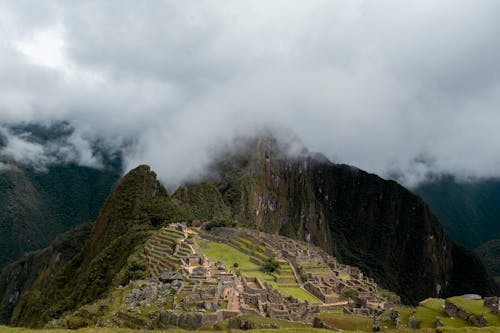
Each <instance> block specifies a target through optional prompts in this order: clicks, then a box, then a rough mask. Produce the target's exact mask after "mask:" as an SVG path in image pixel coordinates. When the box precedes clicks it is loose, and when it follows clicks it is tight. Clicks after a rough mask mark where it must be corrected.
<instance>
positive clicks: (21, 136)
mask: <svg viewBox="0 0 500 333" xmlns="http://www.w3.org/2000/svg"><path fill="white" fill-rule="evenodd" d="M60 126H62V125H60ZM49 130H50V128H49ZM68 131H69V134H66V135H57V136H54V137H49V138H47V139H44V140H39V139H38V138H36V137H35V138H34V137H33V135H32V133H31V132H30V131H29V129H26V130H23V131H17V133H15V132H13V131H12V130H11V129H9V128H6V127H0V135H1V136H2V137H3V140H4V141H5V146H4V147H1V148H0V157H2V158H3V159H5V158H7V159H10V160H14V161H16V162H17V163H19V164H22V165H28V166H31V167H33V168H35V169H37V170H39V171H45V170H46V168H47V167H48V166H51V165H56V164H66V163H77V164H79V165H82V166H88V167H93V168H99V167H101V166H102V161H101V159H100V156H99V155H98V154H97V153H96V152H95V150H94V149H92V147H91V144H90V142H91V141H90V140H86V139H84V138H83V137H82V136H81V133H79V132H78V131H74V130H72V129H68ZM66 133H68V132H66ZM0 163H1V165H0V170H1V169H7V168H8V167H9V165H8V164H7V163H2V162H0Z"/></svg>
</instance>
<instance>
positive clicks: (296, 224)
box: [0, 137, 495, 326]
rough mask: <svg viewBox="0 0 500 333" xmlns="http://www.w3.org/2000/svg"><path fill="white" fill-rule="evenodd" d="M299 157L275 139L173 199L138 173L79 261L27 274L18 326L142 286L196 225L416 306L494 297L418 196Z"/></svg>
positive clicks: (148, 175) (143, 169)
mask: <svg viewBox="0 0 500 333" xmlns="http://www.w3.org/2000/svg"><path fill="white" fill-rule="evenodd" d="M290 148H291V147H290V146H289V145H287V144H283V143H280V142H278V141H277V140H275V139H273V138H269V137H265V138H261V139H253V140H249V141H243V142H242V143H241V145H240V146H239V147H238V149H236V150H235V151H234V152H232V153H227V154H225V155H223V156H221V157H220V158H219V159H217V161H216V162H215V163H214V164H213V165H212V167H211V168H210V170H209V174H210V176H209V177H207V178H206V179H204V180H203V181H200V182H197V183H194V184H186V185H185V186H183V187H181V188H179V189H178V190H177V191H176V192H175V193H174V195H173V196H171V197H170V196H169V195H168V194H167V192H166V190H165V189H164V188H163V187H162V186H161V185H160V183H159V182H158V181H157V180H156V175H155V174H154V172H152V171H151V170H150V168H149V167H147V166H140V167H138V168H136V169H134V170H132V171H131V172H130V173H129V174H128V175H126V176H125V177H124V178H123V179H122V181H121V182H120V183H119V185H118V186H117V188H116V189H115V191H114V192H113V194H112V195H111V196H110V197H109V198H108V200H107V201H106V203H105V205H104V207H103V208H102V210H101V212H100V214H99V217H98V219H97V221H96V223H95V227H94V228H93V229H92V232H91V234H90V235H89V237H88V241H87V243H86V244H85V246H84V247H83V250H82V251H80V252H78V253H77V254H75V255H74V256H72V257H71V258H70V259H69V260H66V261H65V263H64V264H63V265H60V266H58V267H59V268H58V269H57V270H53V271H51V272H52V273H51V274H46V273H45V272H47V271H48V268H49V267H51V266H50V260H45V261H41V262H42V263H44V264H43V265H41V266H42V267H38V268H37V267H35V266H33V264H29V263H27V265H25V266H26V267H27V268H23V269H26V270H28V271H29V272H30V273H29V276H31V277H36V278H30V280H29V281H35V282H26V284H24V285H23V288H22V289H23V290H24V292H23V293H22V294H20V295H19V297H17V296H16V298H17V301H16V302H14V303H13V304H12V306H11V307H14V304H15V307H14V310H13V312H12V315H11V316H10V317H11V318H10V322H11V323H12V324H14V325H23V326H42V325H44V324H45V323H47V322H48V321H49V320H51V319H54V318H58V317H59V316H60V315H61V314H62V313H64V312H67V311H72V310H75V309H77V308H78V307H80V306H81V305H83V304H88V303H90V302H93V301H95V300H97V299H99V298H100V297H103V296H105V295H106V293H108V292H109V291H110V290H111V289H112V288H114V287H117V286H119V285H121V284H126V283H128V281H129V280H130V279H132V278H140V274H141V271H142V268H141V265H142V263H141V259H140V256H139V255H138V253H139V252H140V251H141V250H142V249H143V246H144V242H145V241H146V239H147V238H148V237H149V236H151V234H152V233H153V232H154V230H156V229H158V228H159V227H161V226H163V225H165V224H167V223H169V222H182V221H191V220H192V219H200V220H204V221H211V222H214V223H216V224H217V225H234V224H236V225H241V226H246V227H251V228H256V229H260V230H263V231H266V232H270V233H279V234H282V235H285V236H288V237H291V238H294V239H298V240H310V241H311V242H313V243H314V244H315V245H318V246H320V247H321V248H323V249H324V250H326V251H328V252H330V253H332V254H334V255H335V256H337V258H338V259H339V260H340V261H341V262H343V263H346V264H349V265H355V266H359V267H360V268H361V269H362V270H363V271H364V272H365V273H366V274H367V275H369V276H371V277H373V278H375V280H376V282H377V283H378V284H380V285H382V286H384V287H385V288H387V289H390V290H392V291H395V292H396V293H398V294H399V295H400V296H402V299H403V300H404V301H406V302H408V303H416V302H417V301H419V300H422V299H424V298H427V297H430V296H447V295H451V294H463V293H472V292H473V293H479V294H483V295H489V294H491V293H493V292H494V291H495V290H494V288H495V286H494V284H493V282H492V281H491V279H490V278H489V277H488V274H487V272H486V271H485V269H484V267H483V265H482V264H481V263H480V261H479V260H478V258H477V257H476V256H475V255H474V254H473V253H471V252H470V251H468V250H466V249H464V248H462V247H460V246H458V245H456V244H455V243H454V242H453V241H452V240H451V239H450V238H449V237H448V236H447V234H446V233H445V232H444V231H443V228H442V227H441V225H440V224H439V222H438V220H437V219H436V217H435V216H434V215H433V214H432V212H431V211H430V209H429V207H428V206H427V205H426V204H425V203H424V202H423V201H422V200H421V199H420V198H419V197H418V196H416V195H414V194H413V193H411V192H410V191H408V190H406V189H405V188H403V187H401V186H400V185H398V184H397V183H395V182H393V181H386V180H383V179H381V178H380V177H378V176H376V175H372V174H368V173H366V172H364V171H361V170H359V169H356V168H353V167H350V166H347V165H338V164H333V163H331V162H330V161H328V160H327V159H326V158H325V157H323V156H321V155H312V154H309V153H307V152H306V151H305V150H302V151H300V150H299V151H297V150H294V151H291V149H290ZM12 267H14V268H15V267H22V263H21V266H19V265H17V266H15V265H14V266H12ZM11 273H12V269H9V270H6V271H4V273H3V275H2V276H13V275H11ZM5 281H6V282H5V283H4V285H9V284H10V283H12V280H9V279H7V280H5ZM0 287H2V285H0ZM6 295H7V294H6V293H5V292H4V291H3V290H1V289H0V296H2V297H3V298H4V299H5V297H6ZM7 312H8V311H7ZM7 314H8V313H7ZM4 317H5V315H4Z"/></svg>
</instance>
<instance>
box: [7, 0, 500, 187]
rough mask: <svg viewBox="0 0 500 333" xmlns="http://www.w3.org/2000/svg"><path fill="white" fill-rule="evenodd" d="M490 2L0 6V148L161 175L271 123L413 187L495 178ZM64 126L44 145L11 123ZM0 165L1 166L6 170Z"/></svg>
mask: <svg viewBox="0 0 500 333" xmlns="http://www.w3.org/2000/svg"><path fill="white" fill-rule="evenodd" d="M499 13H500V2H498V1H493V0H492V1H488V0H482V1H465V0H442V1H432V0H425V1H418V2H404V3H403V2H401V1H377V2H376V3H375V2H373V1H362V0H357V1H353V0H345V1H326V0H325V1H319V0H318V1H314V0H313V1H290V0H286V1H231V0H227V1H189V0H187V1H147V2H138V1H106V2H102V1H97V0H96V1H85V2H73V1H71V2H68V1H44V2H40V1H2V2H1V3H0V122H1V124H2V125H1V128H0V137H1V138H3V139H0V147H1V146H2V144H1V142H2V141H3V142H4V145H5V146H4V147H3V148H2V150H1V153H2V155H4V156H8V157H9V158H13V159H15V160H17V161H19V162H22V163H27V164H33V165H35V166H37V167H40V168H43V165H46V164H51V163H52V164H53V163H60V162H67V161H76V162H78V163H80V164H82V165H87V166H96V167H99V165H100V161H99V156H98V155H96V154H94V153H93V149H92V147H93V145H95V144H96V142H98V143H99V144H100V145H103V146H105V147H107V148H109V149H111V150H119V149H124V152H125V163H126V165H127V168H132V167H134V166H136V165H137V164H139V163H148V164H150V165H151V166H152V168H153V169H154V170H156V171H157V172H158V173H159V176H160V178H161V179H162V180H165V181H167V182H170V183H172V182H173V183H175V182H179V181H182V180H183V179H186V178H188V177H193V176H196V175H197V174H199V173H201V172H203V168H204V166H205V165H206V164H207V163H208V162H209V161H210V158H211V156H212V153H213V150H212V149H213V147H216V146H218V145H220V144H230V143H231V142H232V138H233V137H234V136H235V135H244V134H252V133H254V131H255V130H256V129H258V128H261V127H262V126H267V127H271V128H273V127H278V128H284V129H286V130H284V132H285V133H287V131H288V130H289V131H291V132H293V133H297V135H298V136H299V137H300V138H301V139H302V140H303V142H304V144H305V146H307V147H308V148H310V149H311V150H315V151H321V152H323V153H325V155H327V156H328V157H329V158H331V159H332V160H333V161H335V162H343V163H348V164H352V165H356V166H358V167H360V168H363V169H366V170H368V171H370V172H374V173H378V174H380V175H382V176H385V177H388V178H396V179H398V180H400V181H401V182H402V183H403V184H405V185H409V186H414V185H415V184H417V183H419V182H421V181H422V180H424V179H427V178H428V177H430V176H435V175H439V174H452V175H454V176H455V177H457V178H458V179H462V180H467V179H474V178H485V177H498V176H500V168H498V165H499V163H500V152H499V150H498V144H497V142H500V131H498V125H499V124H500V113H499V112H498V105H500V66H498V59H499V58H500V39H498V38H492V36H498V35H499V33H500V21H499V20H498V14H499ZM61 121H66V122H68V126H70V127H72V128H74V129H75V130H74V132H72V134H71V135H69V136H67V137H66V138H65V139H64V140H62V141H57V142H52V143H51V145H50V146H47V145H44V144H41V143H37V142H34V141H32V140H29V137H28V136H27V135H26V133H22V132H15V131H12V129H11V127H12V125H13V124H18V123H20V122H34V123H39V124H45V125H46V126H49V125H50V124H52V123H54V122H61ZM5 163H6V161H5V160H4V161H1V162H0V170H1V169H3V168H6V164H5Z"/></svg>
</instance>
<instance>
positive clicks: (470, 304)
mask: <svg viewBox="0 0 500 333" xmlns="http://www.w3.org/2000/svg"><path fill="white" fill-rule="evenodd" d="M448 301H449V302H451V303H453V304H455V305H457V306H459V307H461V308H462V309H464V310H465V311H467V312H469V313H471V314H473V315H475V316H477V317H479V316H481V314H484V316H485V317H486V320H488V325H490V326H500V316H497V315H495V314H493V313H491V311H490V309H489V308H488V307H486V306H484V305H483V300H472V299H465V298H462V297H451V298H448ZM497 329H498V331H500V328H497Z"/></svg>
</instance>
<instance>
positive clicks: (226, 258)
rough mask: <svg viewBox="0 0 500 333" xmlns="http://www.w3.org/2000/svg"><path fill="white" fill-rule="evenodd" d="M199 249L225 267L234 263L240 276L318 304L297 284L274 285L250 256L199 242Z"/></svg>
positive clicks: (229, 247) (269, 276)
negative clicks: (256, 278) (259, 281)
mask: <svg viewBox="0 0 500 333" xmlns="http://www.w3.org/2000/svg"><path fill="white" fill-rule="evenodd" d="M200 247H201V249H202V251H203V253H204V254H205V255H206V256H207V257H208V258H210V259H214V260H219V261H222V262H223V263H225V264H226V265H227V267H231V266H233V264H234V263H238V269H239V270H240V272H241V274H242V275H247V276H255V277H258V278H259V279H260V280H261V281H262V282H267V283H269V284H270V285H271V286H272V287H273V288H275V289H277V290H279V291H280V292H281V293H283V294H284V295H287V296H294V297H297V298H298V299H301V300H308V301H309V302H313V303H319V302H320V301H319V300H318V299H317V298H316V297H314V296H313V295H311V294H310V293H309V292H307V291H305V290H304V289H302V288H301V287H300V286H299V284H298V283H297V282H293V283H291V282H287V283H286V284H278V283H276V281H275V280H274V277H273V276H272V275H269V274H266V273H264V272H262V271H261V270H260V267H259V265H257V264H254V263H253V262H251V261H250V256H248V255H247V254H245V253H243V252H241V251H238V250H237V249H236V248H234V247H232V246H230V245H227V244H224V243H216V242H211V241H205V240H200ZM285 273H287V272H285Z"/></svg>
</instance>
